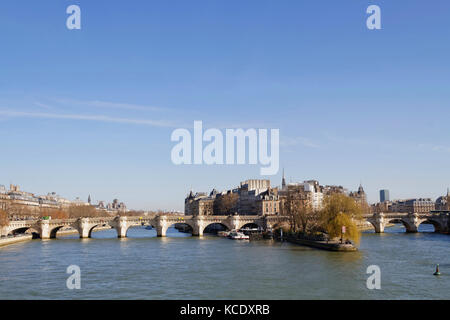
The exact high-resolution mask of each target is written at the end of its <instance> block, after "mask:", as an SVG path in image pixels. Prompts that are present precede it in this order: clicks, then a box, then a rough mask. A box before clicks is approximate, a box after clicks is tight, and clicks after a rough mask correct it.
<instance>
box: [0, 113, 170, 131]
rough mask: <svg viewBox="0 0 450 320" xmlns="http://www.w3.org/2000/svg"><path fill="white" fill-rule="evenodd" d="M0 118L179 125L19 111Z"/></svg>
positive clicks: (4, 114)
mask: <svg viewBox="0 0 450 320" xmlns="http://www.w3.org/2000/svg"><path fill="white" fill-rule="evenodd" d="M0 116H6V117H17V118H41V119H65V120H81V121H99V122H111V123H124V124H137V125H148V126H153V127H169V128H175V127H178V126H179V125H175V124H174V123H172V122H169V121H164V120H149V119H132V118H120V117H110V116H105V115H82V114H58V113H46V112H21V111H11V110H0Z"/></svg>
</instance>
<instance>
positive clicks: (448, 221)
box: [364, 211, 450, 233]
mask: <svg viewBox="0 0 450 320" xmlns="http://www.w3.org/2000/svg"><path fill="white" fill-rule="evenodd" d="M364 218H365V220H366V221H368V222H370V223H371V224H372V226H373V227H374V228H375V232H376V233H382V232H384V228H385V227H386V226H387V225H388V224H392V223H401V224H403V225H404V226H405V228H406V232H411V233H413V232H418V229H419V226H420V225H421V224H422V223H426V224H432V225H433V226H434V230H435V232H439V233H450V212H445V211H443V212H431V213H421V214H418V213H375V214H373V215H365V216H364Z"/></svg>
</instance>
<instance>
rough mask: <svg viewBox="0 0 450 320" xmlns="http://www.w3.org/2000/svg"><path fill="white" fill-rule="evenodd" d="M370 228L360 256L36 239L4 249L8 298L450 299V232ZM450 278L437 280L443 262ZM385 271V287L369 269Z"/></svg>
mask: <svg viewBox="0 0 450 320" xmlns="http://www.w3.org/2000/svg"><path fill="white" fill-rule="evenodd" d="M420 230H421V231H428V232H426V233H417V234H406V233H405V230H404V228H403V227H402V226H394V227H392V228H387V229H386V232H385V233H384V234H375V233H374V232H373V231H367V232H364V234H363V236H362V237H361V244H360V251H358V252H349V253H336V252H328V251H321V250H315V249H311V248H308V247H303V246H298V245H292V244H289V243H279V242H273V241H254V242H248V241H232V240H228V239H224V238H219V237H215V236H204V237H202V238H198V237H191V235H190V234H186V233H180V232H178V231H177V230H175V229H173V228H171V229H169V231H168V234H167V235H168V237H166V238H158V237H156V231H155V230H146V229H145V228H143V227H137V228H132V229H130V230H129V231H128V238H125V239H117V233H116V231H115V230H113V229H112V230H103V231H99V232H94V233H93V234H92V237H93V238H92V239H79V238H78V235H77V234H74V235H66V236H62V237H59V238H58V239H56V240H46V241H40V240H33V241H29V242H25V243H18V244H15V245H10V246H7V247H4V248H1V249H0V270H2V271H1V273H0V298H1V299H18V298H21V299H22V298H24V299H54V298H59V299H432V298H434V299H449V298H450V260H449V255H448V253H449V243H450V236H448V235H441V234H435V233H431V232H432V231H433V226H432V225H422V226H421V229H420ZM437 263H439V264H440V266H441V273H442V276H440V277H435V276H433V275H432V274H433V272H434V267H435V264H437ZM71 264H76V265H79V266H80V268H81V277H82V285H81V286H82V289H81V290H68V289H66V286H65V282H66V279H67V277H68V275H67V274H66V268H67V266H69V265H71ZM372 264H376V265H378V266H380V268H381V272H382V276H381V287H382V289H381V290H373V291H372V290H368V289H367V288H366V280H367V277H368V276H369V275H368V274H366V269H367V267H368V266H369V265H372Z"/></svg>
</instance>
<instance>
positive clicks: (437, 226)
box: [417, 219, 445, 232]
mask: <svg viewBox="0 0 450 320" xmlns="http://www.w3.org/2000/svg"><path fill="white" fill-rule="evenodd" d="M422 224H431V225H432V226H433V227H434V232H442V230H444V228H445V226H444V225H442V223H440V222H438V221H435V220H433V219H424V220H421V221H420V222H419V224H418V226H417V229H419V227H420V226H421V225H422Z"/></svg>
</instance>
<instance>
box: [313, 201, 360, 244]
mask: <svg viewBox="0 0 450 320" xmlns="http://www.w3.org/2000/svg"><path fill="white" fill-rule="evenodd" d="M362 214H363V209H362V208H361V206H360V205H359V204H358V203H357V202H356V201H355V200H354V199H352V198H350V197H348V196H347V195H345V194H338V193H336V194H332V195H330V196H327V197H326V198H325V199H324V207H323V210H322V211H321V212H320V220H321V226H322V228H323V229H324V230H325V231H326V232H327V233H328V236H329V237H330V238H336V237H339V238H341V237H342V236H343V238H346V239H351V240H353V241H354V242H356V243H358V242H359V239H360V237H361V233H360V231H359V230H358V227H357V224H356V221H357V220H361V219H362ZM343 226H345V229H346V230H345V235H342V227H343Z"/></svg>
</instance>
